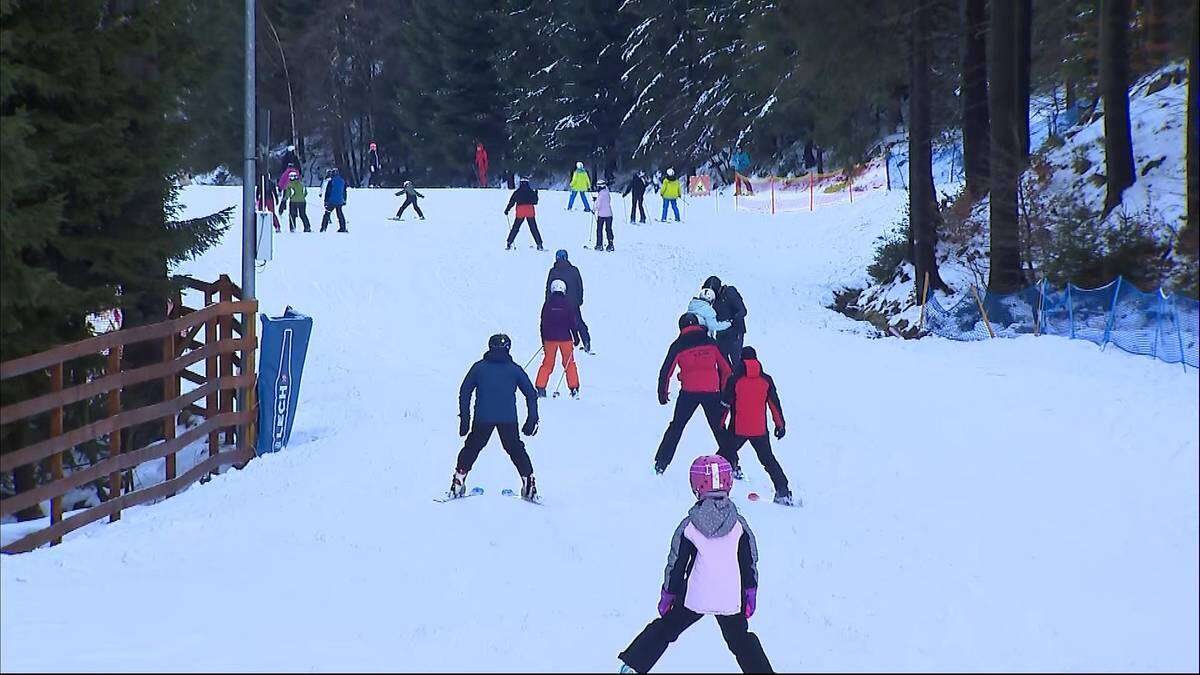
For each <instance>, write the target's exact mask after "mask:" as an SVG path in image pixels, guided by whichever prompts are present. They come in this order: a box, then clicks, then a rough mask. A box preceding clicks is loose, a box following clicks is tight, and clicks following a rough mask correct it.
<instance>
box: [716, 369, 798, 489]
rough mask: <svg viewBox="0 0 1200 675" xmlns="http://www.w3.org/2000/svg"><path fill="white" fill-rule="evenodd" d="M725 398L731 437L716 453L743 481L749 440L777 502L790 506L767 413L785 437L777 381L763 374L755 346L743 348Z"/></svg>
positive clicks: (724, 394)
mask: <svg viewBox="0 0 1200 675" xmlns="http://www.w3.org/2000/svg"><path fill="white" fill-rule="evenodd" d="M722 399H723V401H724V403H725V405H727V406H729V412H730V420H729V434H728V435H727V436H726V438H725V443H724V444H723V445H722V446H721V449H720V451H718V452H717V454H718V455H720V456H722V457H724V458H725V459H727V460H729V463H730V464H732V465H733V476H734V478H741V477H742V469H741V466H739V464H738V450H741V448H742V446H743V445H745V444H746V441H750V446H751V447H753V448H754V452H755V453H757V454H758V461H760V462H762V465H763V468H764V469H766V470H767V474H768V475H769V476H771V482H772V483H773V484H774V485H775V503H776V504H784V505H786V506H791V505H792V493H791V491H790V490H789V489H788V480H787V476H785V475H784V473H783V467H781V466H779V460H777V459H775V454H774V453H773V452H772V451H771V437H770V436H768V435H767V411H768V410H769V411H770V412H771V420H772V421H773V422H775V438H783V435H784V433H786V431H787V424H786V423H785V422H784V421H783V406H782V405H781V404H780V403H779V394H778V392H776V391H775V380H773V379H771V376H770V375H767V374H766V373H764V372H763V370H762V364H761V363H760V362H759V360H758V353H757V352H755V351H754V347H743V348H742V360H741V363H740V364H739V365H738V367H737V368H736V369H735V370H734V371H733V375H732V376H731V377H730V378H729V381H728V382H726V383H725V387H724V391H723V393H722Z"/></svg>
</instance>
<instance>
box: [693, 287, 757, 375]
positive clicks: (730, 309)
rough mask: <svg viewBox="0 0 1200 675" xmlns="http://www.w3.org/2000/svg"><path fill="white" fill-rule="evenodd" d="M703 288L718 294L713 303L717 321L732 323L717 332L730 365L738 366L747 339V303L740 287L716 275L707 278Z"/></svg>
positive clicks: (719, 344)
mask: <svg viewBox="0 0 1200 675" xmlns="http://www.w3.org/2000/svg"><path fill="white" fill-rule="evenodd" d="M703 288H708V289H712V292H713V293H714V294H715V295H716V296H717V297H716V299H715V300H713V303H712V306H713V309H714V310H716V312H717V321H728V322H729V323H730V326H729V328H726V329H725V330H723V331H720V332H718V333H717V346H718V347H719V348H720V349H721V353H722V354H724V355H725V358H726V359H727V360H728V361H729V365H730V366H733V367H735V368H736V367H737V365H738V364H739V363H741V362H742V343H743V342H744V341H745V339H746V314H747V313H748V312H747V311H746V303H745V302H743V301H742V295H741V293H738V289H736V288H734V287H733V286H727V285H723V284H722V283H721V280H720V279H719V278H717V277H715V276H712V277H709V278H708V279H705V280H704V286H703Z"/></svg>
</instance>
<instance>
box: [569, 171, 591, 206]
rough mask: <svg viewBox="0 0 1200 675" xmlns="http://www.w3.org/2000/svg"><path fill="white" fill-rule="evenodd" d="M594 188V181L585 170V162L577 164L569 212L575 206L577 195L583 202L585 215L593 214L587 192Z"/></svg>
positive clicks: (572, 178) (572, 183) (572, 182)
mask: <svg viewBox="0 0 1200 675" xmlns="http://www.w3.org/2000/svg"><path fill="white" fill-rule="evenodd" d="M591 188H592V179H591V177H589V176H588V172H587V171H586V170H584V168H583V162H575V173H574V174H572V175H571V197H570V199H568V200H567V210H568V211H570V210H571V208H572V207H574V206H575V195H579V197H580V198H581V199H582V200H583V210H584V212H585V213H591V212H592V206H591V204H588V198H587V192H588V190H590V189H591Z"/></svg>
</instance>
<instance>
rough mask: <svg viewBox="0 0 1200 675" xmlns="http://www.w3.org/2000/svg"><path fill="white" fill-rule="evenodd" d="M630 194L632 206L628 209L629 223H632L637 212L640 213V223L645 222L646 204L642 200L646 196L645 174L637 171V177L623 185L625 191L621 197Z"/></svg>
mask: <svg viewBox="0 0 1200 675" xmlns="http://www.w3.org/2000/svg"><path fill="white" fill-rule="evenodd" d="M628 194H632V195H633V204H632V205H630V207H629V222H631V223H632V222H634V219H635V217H636V216H637V213H638V211H639V210H640V211H641V212H642V220H641V222H643V223H644V222H646V204H645V202H644V201H643V198H644V197H645V196H646V174H645V173H643V172H641V171H639V172H637V175H635V176H634V177H633V178H630V179H629V183H628V184H626V185H625V189H624V190H623V191H622V192H621V196H622V197H624V196H625V195H628Z"/></svg>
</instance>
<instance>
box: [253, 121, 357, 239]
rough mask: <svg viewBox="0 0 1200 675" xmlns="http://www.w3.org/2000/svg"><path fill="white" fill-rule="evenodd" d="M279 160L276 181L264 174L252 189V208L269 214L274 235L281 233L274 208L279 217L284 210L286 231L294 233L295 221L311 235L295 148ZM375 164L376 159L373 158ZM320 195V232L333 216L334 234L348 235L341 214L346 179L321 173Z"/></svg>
mask: <svg viewBox="0 0 1200 675" xmlns="http://www.w3.org/2000/svg"><path fill="white" fill-rule="evenodd" d="M374 149H375V144H374V143H372V144H371V151H372V152H374ZM281 161H282V164H283V169H282V170H281V171H280V172H279V180H278V181H276V182H275V183H272V182H271V180H270V177H269V176H267V175H265V174H264V175H263V176H262V177H261V179H260V180H259V181H258V186H257V188H256V190H255V199H256V204H255V206H256V208H257V209H258V210H260V211H265V212H270V213H271V216H272V220H273V221H274V226H275V231H276V232H280V231H281V228H280V224H279V218H278V217H277V216H276V215H275V213H276V209H277V208H278V213H279V214H280V215H282V214H283V211H284V209H285V208H286V209H287V212H288V231H290V232H295V231H296V221H297V220H299V221H300V222H302V223H303V224H304V231H305V232H312V225H311V223H310V222H309V220H308V208H307V206H308V188H307V187H306V186H305V185H304V168H303V166H302V164H301V162H300V158H299V157H298V156H297V155H296V146H294V145H289V146H287V149H286V150H285V151H284V153H283V156H282V158H281ZM376 161H378V160H377V159H376ZM375 170H377V169H373V173H372V175H374V171H375ZM321 194H322V196H323V199H324V206H325V215H324V216H323V217H322V218H321V231H322V232H324V231H325V230H326V229H328V227H329V223H330V220H331V217H332V216H334V215H336V216H337V220H338V230H337V231H338V232H348V231H349V230H347V229H346V216H345V214H343V213H342V207H344V206H345V205H346V199H347V196H348V192H347V190H346V179H345V178H343V177H342V175H341V172H340V171H339V170H338V169H336V168H333V169H329V170H328V171H327V172H326V173H325V180H324V182H323V183H322V185H321Z"/></svg>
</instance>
